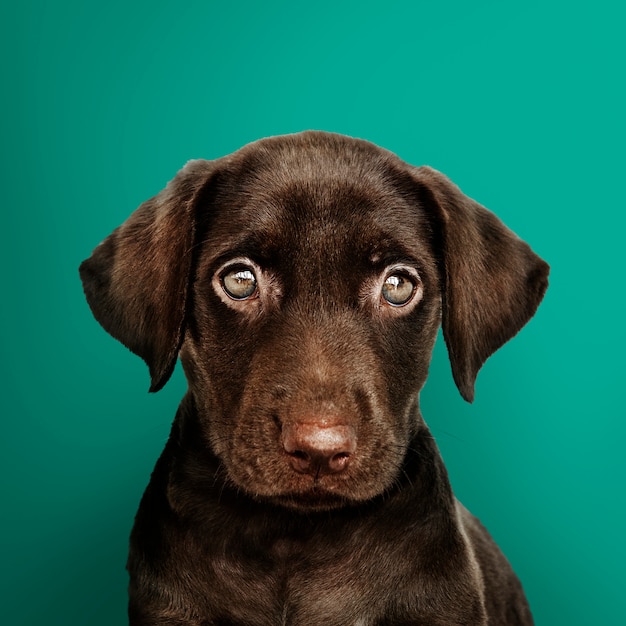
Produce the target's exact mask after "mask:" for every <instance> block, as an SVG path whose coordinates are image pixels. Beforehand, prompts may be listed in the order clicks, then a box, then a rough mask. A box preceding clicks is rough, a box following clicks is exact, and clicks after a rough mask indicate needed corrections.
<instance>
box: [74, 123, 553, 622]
mask: <svg viewBox="0 0 626 626" xmlns="http://www.w3.org/2000/svg"><path fill="white" fill-rule="evenodd" d="M232 268H234V270H233V269H232ZM238 270H243V271H248V272H252V273H253V274H254V277H255V279H256V292H255V293H254V294H253V296H251V297H248V296H246V297H245V298H233V297H232V296H233V294H232V293H230V295H229V292H228V289H227V288H226V285H225V282H224V280H225V278H224V277H225V276H226V275H227V274H228V272H229V271H235V272H236V271H238ZM80 273H81V277H82V280H83V284H84V289H85V293H86V296H87V300H88V302H89V304H90V306H91V308H92V311H93V313H94V315H95V317H96V319H97V320H98V321H99V322H100V323H101V324H102V326H103V327H104V328H105V329H106V330H107V331H108V332H109V333H111V334H112V335H113V336H114V337H115V338H116V339H119V340H120V341H121V342H123V343H124V344H125V345H126V346H127V347H128V348H130V349H131V350H132V351H133V352H135V353H136V354H138V355H139V356H140V357H142V358H143V359H144V360H145V361H146V363H147V364H148V366H149V369H150V375H151V379H152V384H151V390H152V391H156V390H158V389H160V388H161V387H162V386H163V385H164V384H165V383H166V382H167V379H168V378H169V376H170V374H171V372H172V370H173V368H174V364H175V362H176V359H177V357H178V355H180V358H181V361H182V364H183V367H184V371H185V374H186V377H187V379H188V383H189V389H188V392H187V394H186V396H185V397H184V399H183V401H182V403H181V405H180V408H179V410H178V413H177V415H176V418H175V420H174V424H173V428H172V432H171V436H170V439H169V441H168V443H167V446H166V448H165V451H164V452H163V454H162V456H161V458H160V459H159V461H158V463H157V465H156V468H155V470H154V473H153V475H152V478H151V481H150V484H149V485H148V488H147V490H146V492H145V495H144V497H143V499H142V501H141V505H140V508H139V512H138V513H137V517H136V521H135V526H134V529H133V532H132V538H131V549H130V556H129V560H128V570H129V572H130V604H129V615H130V623H131V624H132V625H134V626H138V625H147V624H150V625H159V624H162V625H165V624H168V625H174V624H179V625H183V624H185V625H194V626H200V625H203V626H208V625H214V626H218V625H219V626H227V625H231V626H235V625H237V626H277V625H288V624H289V625H298V626H302V625H311V626H318V625H320V624H324V625H325V626H344V625H345V626H348V625H350V626H357V625H358V626H374V625H376V626H383V625H385V626H391V625H395V626H402V625H409V624H411V625H428V626H437V625H444V624H445V625H458V626H474V625H476V626H478V625H486V624H489V625H491V626H507V625H510V626H513V625H516V626H521V625H529V624H532V617H531V614H530V611H529V608H528V604H527V602H526V599H525V597H524V594H523V591H522V588H521V585H520V583H519V581H518V580H517V578H516V577H515V575H514V573H513V572H512V570H511V568H510V566H509V563H508V562H507V560H506V559H505V557H504V556H503V555H502V553H501V552H500V551H499V549H498V548H497V546H496V545H495V543H494V542H493V540H492V539H491V538H490V537H489V535H488V533H487V531H486V530H485V529H484V528H483V527H482V526H481V525H480V522H478V520H477V519H476V518H474V517H473V516H472V515H471V514H470V513H469V512H468V511H467V510H466V509H464V508H463V507H462V506H461V505H460V504H459V503H458V501H457V500H456V499H455V498H454V496H453V493H452V490H451V487H450V484H449V481H448V476H447V473H446V470H445V467H444V465H443V462H442V460H441V457H440V455H439V452H438V450H437V447H436V445H435V442H434V441H433V438H432V436H431V435H430V432H429V430H428V428H427V426H426V424H425V423H424V420H423V419H422V416H421V413H420V409H419V393H420V390H421V388H422V386H423V384H424V382H425V380H426V376H427V372H428V367H429V362H430V355H431V351H432V348H433V345H434V343H435V338H436V335H437V330H438V328H439V325H440V323H441V324H442V325H443V332H444V337H445V341H446V344H447V347H448V351H449V356H450V361H451V364H452V372H453V374H454V379H455V381H456V384H457V386H458V388H459V390H460V392H461V394H462V395H463V397H464V398H465V399H466V400H468V401H471V400H472V399H473V396H474V382H475V379H476V375H477V373H478V370H479V369H480V367H481V366H482V364H483V363H484V361H485V360H486V359H487V358H488V357H489V356H490V355H491V354H492V353H493V352H494V351H495V350H497V349H498V348H499V347H500V346H501V345H502V344H503V343H505V342H506V341H508V340H509V339H510V338H511V337H512V336H513V335H515V334H516V333H517V332H518V331H519V330H520V328H521V327H522V326H523V325H524V324H525V323H526V322H527V321H528V320H529V319H530V318H531V317H532V315H533V314H534V312H535V310H536V308H537V306H538V305H539V303H540V301H541V299H542V297H543V294H544V291H545V289H546V286H547V276H548V266H547V264H546V263H545V262H544V261H542V260H541V259H540V258H539V257H538V256H536V255H535V254H534V253H533V252H532V251H531V249H530V248H529V247H528V245H527V244H526V243H524V242H523V241H521V240H520V239H518V238H517V237H516V236H515V235H514V234H513V233H512V232H511V231H510V230H508V229H507V228H506V227H505V226H504V225H503V224H502V223H501V222H500V221H499V220H498V218H496V217H495V216H494V215H493V214H492V213H490V212H488V211H487V210H486V209H484V208H483V207H482V206H480V205H479V204H477V203H476V202H474V201H473V200H471V199H470V198H468V197H467V196H465V195H464V194H463V193H462V192H461V191H460V190H459V189H458V188H457V187H456V186H455V185H453V184H452V183H451V182H450V181H449V180H448V179H447V178H446V177H444V176H443V175H442V174H440V173H438V172H436V171H435V170H432V169H430V168H428V167H412V166H410V165H408V164H406V163H404V162H403V161H401V160H400V159H399V158H398V157H396V156H395V155H393V154H391V153H390V152H387V151H385V150H382V149H380V148H378V147H376V146H374V145H372V144H370V143H367V142H365V141H361V140H356V139H351V138H347V137H343V136H340V135H333V134H329V133H321V132H307V133H301V134H297V135H290V136H284V137H275V138H270V139H263V140H261V141H258V142H255V143H252V144H250V145H248V146H246V147H244V148H242V149H241V150H239V151H237V152H235V153H234V154H232V155H229V156H226V157H224V158H221V159H217V160H215V161H201V160H200V161H192V162H190V163H188V164H187V165H186V166H185V167H184V168H183V169H182V170H181V171H180V172H179V173H178V175H177V176H176V177H175V178H174V180H173V181H172V182H171V183H170V184H169V185H168V186H167V188H166V189H165V190H164V191H163V192H161V193H160V194H159V195H157V196H156V197H155V198H152V199H151V200H148V201H147V202H146V203H144V204H143V205H142V206H141V207H139V209H137V211H135V213H133V214H132V215H131V216H130V218H129V219H128V220H127V221H126V222H125V223H124V224H122V226H120V227H119V228H118V229H117V230H115V231H114V232H113V233H112V234H111V235H110V236H109V237H108V238H107V239H106V240H105V241H104V242H103V243H102V244H100V246H98V247H97V248H96V249H95V251H94V252H93V255H92V256H91V257H90V258H89V259H87V260H86V261H84V262H83V264H82V265H81V268H80ZM248 276H249V274H248ZM389 276H392V278H391V279H390V280H391V281H392V282H393V281H394V280H398V276H399V277H400V279H399V280H400V281H402V280H404V281H405V283H404V284H406V281H408V282H409V284H410V285H412V288H413V292H412V295H411V296H410V299H409V301H408V302H406V303H405V302H400V303H398V302H391V303H390V302H389V301H388V300H387V299H386V295H385V294H386V292H385V289H387V288H388V284H387V280H388V277H389ZM237 280H239V278H237ZM329 450H330V451H329Z"/></svg>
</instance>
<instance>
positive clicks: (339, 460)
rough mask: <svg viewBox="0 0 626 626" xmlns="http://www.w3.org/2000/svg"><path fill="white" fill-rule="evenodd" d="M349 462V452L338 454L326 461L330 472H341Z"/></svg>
mask: <svg viewBox="0 0 626 626" xmlns="http://www.w3.org/2000/svg"><path fill="white" fill-rule="evenodd" d="M349 461H350V453H349V452H339V453H338V454H335V455H334V456H333V457H332V458H331V459H329V461H328V467H329V469H330V471H331V472H341V471H342V470H344V469H345V468H346V466H347V465H348V462H349Z"/></svg>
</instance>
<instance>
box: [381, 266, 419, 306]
mask: <svg viewBox="0 0 626 626" xmlns="http://www.w3.org/2000/svg"><path fill="white" fill-rule="evenodd" d="M415 289H416V285H415V283H414V282H413V280H412V279H411V278H409V277H408V276H406V275H404V274H400V273H396V274H389V276H387V278H385V282H384V283H383V286H382V288H381V294H382V296H383V298H384V299H385V301H386V302H387V303H388V304H390V305H391V306H404V305H405V304H407V303H408V302H409V301H410V300H411V298H412V297H413V294H414V293H415Z"/></svg>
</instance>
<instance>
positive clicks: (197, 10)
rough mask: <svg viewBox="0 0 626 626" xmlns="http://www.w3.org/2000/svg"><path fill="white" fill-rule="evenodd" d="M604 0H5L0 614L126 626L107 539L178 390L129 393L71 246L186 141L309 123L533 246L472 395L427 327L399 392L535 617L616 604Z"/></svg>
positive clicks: (604, 623)
mask: <svg viewBox="0 0 626 626" xmlns="http://www.w3.org/2000/svg"><path fill="white" fill-rule="evenodd" d="M621 7H622V4H621V3H618V2H608V1H605V0H598V1H596V2H593V3H583V2H576V1H575V2H564V1H555V2H538V1H534V0H530V1H527V2H524V3H503V2H495V1H485V0H474V1H473V2H439V3H434V2H425V1H413V2H410V1H406V2H402V1H393V0H392V1H388V2H384V3H375V2H368V1H364V0H361V1H359V2H357V1H353V0H349V1H347V2H337V1H336V0H333V1H330V0H321V1H319V2H316V3H297V2H287V1H279V0H273V1H267V2H263V3H261V2H258V3H255V2H243V1H242V2H233V3H231V4H229V5H228V6H226V4H225V3H217V2H210V1H204V2H200V1H197V0H189V1H187V2H184V3H174V2H170V3H167V2H160V1H155V0H153V1H152V2H134V3H129V2H128V1H127V0H125V1H124V2H121V1H120V0H113V1H110V2H108V3H84V2H73V1H68V0H66V1H61V2H56V3H51V2H43V1H41V0H26V1H24V2H22V3H19V4H18V3H4V4H3V6H2V8H0V29H1V32H0V47H1V53H2V86H3V90H2V91H3V96H2V101H1V102H2V104H1V106H2V115H1V117H0V124H1V131H2V132H1V138H2V139H1V143H0V145H1V150H2V164H1V165H2V167H1V170H0V171H1V176H2V200H3V201H2V229H1V232H2V245H1V246H0V255H1V267H2V281H3V287H4V288H3V293H4V296H3V298H2V301H3V305H2V307H1V308H0V315H1V320H0V349H1V354H2V359H1V360H0V368H1V370H2V371H1V377H0V381H1V383H0V384H1V385H2V389H1V393H0V411H1V412H2V416H1V420H2V421H1V428H2V431H1V433H2V434H1V438H0V486H1V490H2V493H1V497H0V506H1V507H2V509H1V515H0V546H1V556H0V563H1V566H0V567H1V574H2V580H1V581H0V593H1V594H2V600H1V606H2V615H3V618H2V621H3V623H5V624H7V625H9V624H10V625H11V626H22V625H39V624H46V625H49V626H52V625H64V626H69V625H82V624H89V625H102V626H105V625H106V626H111V625H116V624H124V623H125V619H126V618H125V610H126V609H125V602H126V584H127V579H126V574H125V571H124V563H125V558H126V549H127V536H128V533H129V530H130V526H131V523H132V520H133V516H134V513H135V510H136V507H137V504H138V501H139V498H140V496H141V493H142V491H143V488H144V487H145V485H146V483H147V480H148V476H149V473H150V471H151V469H152V466H153V464H154V462H155V460H156V458H157V456H158V454H159V453H160V450H161V448H162V446H163V444H164V442H165V439H166V437H167V434H168V429H169V424H170V422H171V419H172V417H173V415H174V412H175V409H176V405H177V403H178V400H179V399H180V397H181V396H182V394H183V391H184V388H185V384H184V380H183V377H182V375H181V373H180V371H177V372H176V374H175V377H174V379H173V380H172V381H171V382H170V383H169V384H168V386H167V387H166V388H165V389H164V390H163V391H162V392H160V393H159V394H156V395H148V394H147V393H146V390H147V388H148V376H147V370H146V368H145V365H144V364H143V363H142V362H141V361H140V360H139V359H138V358H136V357H134V356H133V355H131V354H130V353H129V352H127V351H126V350H125V349H124V348H123V347H122V346H121V345H120V344H118V343H117V342H115V341H114V340H113V339H112V338H110V337H109V336H108V335H107V334H106V333H105V332H104V331H103V330H102V329H101V328H100V327H99V326H98V324H97V323H96V322H95V321H94V320H93V318H92V317H91V314H90V312H89V310H88V307H87V305H86V303H85V301H84V298H83V295H82V291H81V286H80V283H79V280H78V273H77V267H78V264H79V262H80V261H81V260H82V259H83V258H85V257H86V256H88V255H89V254H90V251H91V249H92V248H93V247H94V246H95V245H96V244H97V243H98V242H99V241H100V240H101V239H103V238H104V237H105V236H106V235H107V234H108V233H109V232H110V231H111V230H112V229H113V228H114V227H116V226H117V225H118V224H120V223H121V222H122V221H123V220H124V219H125V218H126V217H127V216H128V215H129V214H130V213H131V211H132V210H133V209H134V208H135V207H136V206H138V205H139V204H140V203H141V202H142V201H143V200H145V199H146V198H148V197H149V196H151V195H153V194H155V193H156V192H158V191H159V190H160V189H161V188H162V187H163V186H164V185H165V183H166V182H167V181H168V180H169V179H170V178H171V177H172V176H173V175H174V173H175V172H176V171H177V170H178V168H180V167H181V166H182V165H183V164H184V163H185V161H187V160H188V159H190V158H196V157H205V158H214V157H218V156H221V155H223V154H226V153H229V152H231V151H233V150H235V149H237V148H238V147H240V146H241V145H243V144H245V143H247V142H248V141H251V140H254V139H257V138H259V137H262V136H266V135H273V134H281V133H287V132H294V131H298V130H303V129H308V128H316V129H325V130H331V131H337V132H341V133H346V134H349V135H354V136H359V137H363V138H366V139H369V140H371V141H373V142H375V143H378V144H380V145H382V146H384V147H386V148H389V149H391V150H393V151H394V152H396V153H397V154H399V155H400V156H401V157H402V158H404V159H405V160H407V161H409V162H411V163H413V164H429V165H432V166H434V167H436V168H437V169H440V170H441V171H443V172H445V173H446V174H447V175H448V176H450V177H451V178H452V179H453V180H454V181H455V182H456V183H457V184H459V185H460V186H461V188H462V189H463V190H464V191H465V192H466V193H468V194H469V195H471V196H472V197H474V198H476V199H477V200H479V201H480V202H481V203H482V204H484V205H486V206H487V207H489V208H490V209H491V210H493V211H494V212H495V213H497V214H498V215H499V216H500V217H501V218H502V219H503V220H504V221H505V223H507V224H508V225H509V226H510V227H511V228H512V229H513V230H515V231H516V232H517V233H518V234H519V235H520V236H521V237H522V238H524V239H526V240H527V241H529V242H530V243H531V244H532V246H533V248H534V249H535V250H536V251H537V252H538V253H539V254H541V255H542V256H543V257H544V258H546V259H547V260H548V261H549V262H550V264H551V265H552V274H551V286H550V289H549V292H548V295H547V297H546V299H545V301H544V303H543V305H542V306H541V308H540V309H539V312H538V314H537V315H536V317H535V318H534V319H533V320H532V321H531V323H530V324H529V325H528V326H527V327H526V328H525V329H524V330H523V331H522V332H521V333H520V335H518V336H517V337H516V338H515V339H514V340H512V341H511V342H510V343H508V344H507V345H506V346H505V347H504V348H502V349H501V350H500V351H499V352H498V353H497V354H496V355H495V356H494V357H492V358H491V359H490V361H489V362H488V363H487V364H486V365H485V367H484V369H483V371H482V372H481V374H480V376H479V379H478V384H477V396H476V401H475V403H474V404H473V405H471V406H470V405H467V404H465V403H464V402H463V401H462V400H461V398H460V396H459V395H458V393H457V391H456V389H455V387H454V385H453V383H452V379H451V375H450V371H449V365H448V361H447V355H446V352H445V347H444V346H443V344H442V343H441V342H439V343H438V346H437V349H436V352H435V356H434V362H433V366H432V372H431V377H430V380H429V382H428V384H427V387H426V389H425V390H424V393H423V408H424V414H425V416H426V419H427V421H428V422H429V424H430V425H431V428H432V430H433V432H434V434H435V436H436V437H437V440H438V442H439V445H440V447H441V449H442V453H443V455H444V458H445V460H446V462H447V465H448V468H449V470H450V474H451V477H452V481H453V485H454V487H455V490H456V492H457V495H458V496H459V497H460V498H461V499H462V500H463V501H464V503H465V504H466V505H467V506H468V507H469V508H471V509H472V511H473V512H475V513H476V514H478V515H479V516H480V517H481V518H482V520H483V521H484V523H485V524H486V525H487V526H488V528H489V529H490V530H491V532H492V534H493V535H494V536H495V538H496V539H497V540H498V542H499V543H500V545H501V546H502V548H503V549H504V551H505V552H506V554H507V555H508V556H509V558H510V560H511V561H512V563H513V565H514V567H515V569H516V571H517V572H518V573H519V576H520V577H521V579H522V580H523V583H524V585H525V588H526V590H527V593H528V596H529V598H530V602H531V605H532V607H533V611H534V614H535V617H536V622H537V624H538V625H539V626H612V625H615V626H617V625H620V626H623V625H624V624H626V599H625V598H626V593H625V587H626V586H625V583H626V573H625V566H624V563H625V557H626V549H625V548H626V545H625V544H626V540H625V532H624V531H625V521H626V515H625V502H624V494H625V478H626V462H625V456H626V455H625V453H624V441H625V439H626V421H625V420H624V417H625V409H624V382H625V381H624V378H625V376H624V373H625V365H624V355H625V354H626V352H625V350H626V337H625V331H624V328H625V323H624V322H625V320H626V297H625V289H624V270H625V263H624V232H625V228H626V218H625V206H624V195H623V187H624V180H623V179H624V165H625V158H624V150H625V148H624V145H625V140H626V133H625V124H624V118H625V112H626V102H625V97H624V94H625V72H624V61H625V56H626V55H625V45H624V39H625V37H624V24H625V20H624V18H625V14H624V10H623V9H622V8H621Z"/></svg>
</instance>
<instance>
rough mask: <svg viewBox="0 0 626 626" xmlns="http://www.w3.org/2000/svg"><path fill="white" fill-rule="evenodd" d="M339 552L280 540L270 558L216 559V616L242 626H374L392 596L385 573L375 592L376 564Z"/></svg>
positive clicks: (239, 555)
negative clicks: (368, 583)
mask: <svg viewBox="0 0 626 626" xmlns="http://www.w3.org/2000/svg"><path fill="white" fill-rule="evenodd" d="M330 543H334V542H330ZM348 543H351V542H348ZM334 546H335V549H333V550H329V548H330V546H329V545H328V544H326V545H319V546H317V545H314V546H311V545H310V544H307V545H306V550H305V549H304V548H305V546H303V545H301V544H299V542H295V541H292V540H288V539H278V540H276V541H274V542H273V543H272V544H271V545H269V546H267V549H266V550H265V551H264V553H257V554H255V555H252V554H245V551H237V552H234V553H231V554H230V555H229V556H228V557H226V555H224V557H225V558H222V557H220V558H215V560H214V561H213V563H212V564H211V566H210V573H209V575H210V577H211V578H212V580H211V581H210V583H209V585H210V587H211V588H213V589H216V590H219V591H218V593H216V594H215V595H214V596H213V597H212V599H211V604H212V605H213V606H212V611H211V612H212V613H216V614H219V617H220V619H224V620H227V621H229V623H234V624H237V625H238V626H239V625H241V626H244V625H245V626H279V625H280V626H295V625H301V624H309V623H311V624H312V623H315V624H325V625H328V626H370V625H372V626H373V625H374V624H376V623H378V621H379V619H378V618H380V617H381V616H382V615H383V614H384V606H382V604H383V601H384V599H385V598H389V596H390V593H389V592H390V589H389V588H388V586H387V585H386V584H385V582H384V580H385V576H383V575H382V572H381V576H380V577H376V578H375V579H377V580H379V581H380V583H381V584H380V586H378V588H377V589H372V588H371V584H370V585H367V584H364V583H365V580H369V581H371V579H372V575H373V574H375V572H372V568H373V567H374V568H375V566H374V565H373V563H372V560H371V559H363V558H362V556H363V555H362V553H361V550H360V549H354V546H352V547H350V546H349V545H344V546H343V547H341V546H338V545H337V544H334ZM368 587H369V588H368ZM364 589H367V593H365V592H364ZM211 595H212V594H211ZM216 609H217V611H216Z"/></svg>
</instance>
